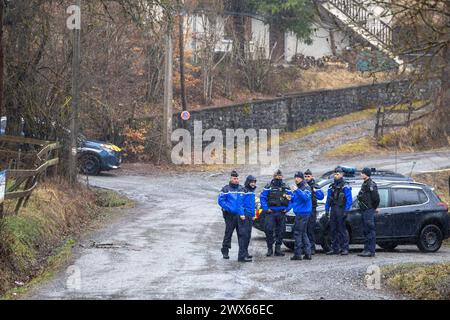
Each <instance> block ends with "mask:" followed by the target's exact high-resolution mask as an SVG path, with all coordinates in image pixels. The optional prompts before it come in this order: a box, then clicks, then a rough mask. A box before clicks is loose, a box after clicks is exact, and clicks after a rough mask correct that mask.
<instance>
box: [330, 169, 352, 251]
mask: <svg viewBox="0 0 450 320" xmlns="http://www.w3.org/2000/svg"><path fill="white" fill-rule="evenodd" d="M352 201H353V199H352V188H351V187H350V185H349V184H348V183H346V182H345V180H344V171H343V170H342V168H341V167H337V168H336V169H335V171H334V182H333V183H332V184H331V185H330V187H329V188H328V195H327V202H326V204H325V212H326V214H327V216H329V218H330V232H331V250H330V251H329V252H327V255H333V254H341V255H343V256H346V255H348V250H349V239H348V235H347V229H346V227H345V216H346V212H347V211H348V210H350V208H351V206H352ZM330 211H331V214H330Z"/></svg>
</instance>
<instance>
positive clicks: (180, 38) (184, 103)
mask: <svg viewBox="0 0 450 320" xmlns="http://www.w3.org/2000/svg"><path fill="white" fill-rule="evenodd" d="M178 20H179V22H178V33H179V35H178V41H179V47H180V48H179V49H180V87H181V107H182V109H183V111H186V110H187V100H186V77H185V72H184V31H183V16H182V15H181V13H180V16H179V19H178ZM183 123H184V122H183Z"/></svg>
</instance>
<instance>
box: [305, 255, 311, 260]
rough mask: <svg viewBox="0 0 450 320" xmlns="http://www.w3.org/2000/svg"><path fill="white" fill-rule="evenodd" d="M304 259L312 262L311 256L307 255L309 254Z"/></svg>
mask: <svg viewBox="0 0 450 320" xmlns="http://www.w3.org/2000/svg"><path fill="white" fill-rule="evenodd" d="M303 259H305V260H312V258H311V255H307V254H305V256H304V257H303Z"/></svg>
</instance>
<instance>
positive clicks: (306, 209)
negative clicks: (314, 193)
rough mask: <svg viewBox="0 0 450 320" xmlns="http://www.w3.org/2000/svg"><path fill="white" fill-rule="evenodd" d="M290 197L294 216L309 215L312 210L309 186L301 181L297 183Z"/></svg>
mask: <svg viewBox="0 0 450 320" xmlns="http://www.w3.org/2000/svg"><path fill="white" fill-rule="evenodd" d="M297 187H298V189H297V190H295V191H294V196H293V198H292V203H293V204H292V207H293V209H294V213H295V215H296V216H309V215H310V214H311V212H312V200H311V187H310V186H309V185H308V183H306V181H302V182H301V183H300V184H298V185H297Z"/></svg>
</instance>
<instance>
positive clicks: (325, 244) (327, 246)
mask: <svg viewBox="0 0 450 320" xmlns="http://www.w3.org/2000/svg"><path fill="white" fill-rule="evenodd" d="M320 246H321V247H322V250H323V251H324V252H328V251H330V250H331V236H330V233H329V230H328V231H327V232H326V234H324V235H323V240H322V243H321V244H320Z"/></svg>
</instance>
